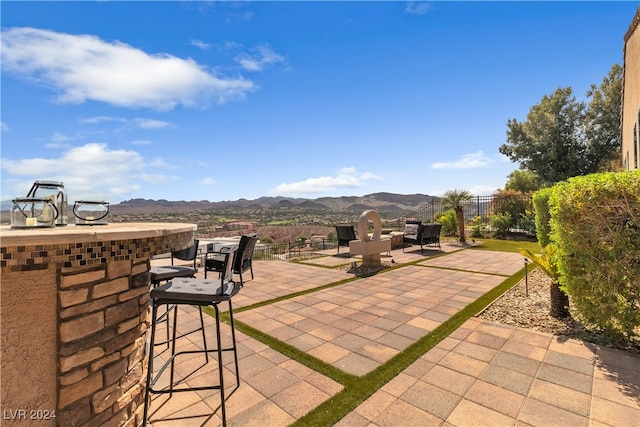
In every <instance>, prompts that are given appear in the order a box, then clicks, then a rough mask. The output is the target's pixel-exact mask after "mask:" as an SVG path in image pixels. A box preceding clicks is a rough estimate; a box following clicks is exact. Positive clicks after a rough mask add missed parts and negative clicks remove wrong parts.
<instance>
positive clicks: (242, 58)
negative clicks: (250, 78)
mask: <svg viewBox="0 0 640 427" xmlns="http://www.w3.org/2000/svg"><path fill="white" fill-rule="evenodd" d="M234 61H236V62H237V63H238V64H239V65H240V66H241V67H242V68H244V69H245V70H247V71H262V70H264V68H265V67H267V66H270V65H273V64H277V63H278V62H284V57H283V56H282V55H279V54H277V53H275V52H274V51H273V50H272V49H271V47H269V45H268V44H266V43H263V44H260V45H258V46H256V47H254V48H253V49H251V53H241V54H238V55H237V56H236V57H235V58H234Z"/></svg>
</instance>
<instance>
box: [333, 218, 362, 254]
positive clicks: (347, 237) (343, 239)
mask: <svg viewBox="0 0 640 427" xmlns="http://www.w3.org/2000/svg"><path fill="white" fill-rule="evenodd" d="M335 227H336V234H337V235H338V253H340V246H346V247H349V242H350V241H351V240H357V239H358V237H357V236H356V230H355V228H354V227H353V225H336V226H335Z"/></svg>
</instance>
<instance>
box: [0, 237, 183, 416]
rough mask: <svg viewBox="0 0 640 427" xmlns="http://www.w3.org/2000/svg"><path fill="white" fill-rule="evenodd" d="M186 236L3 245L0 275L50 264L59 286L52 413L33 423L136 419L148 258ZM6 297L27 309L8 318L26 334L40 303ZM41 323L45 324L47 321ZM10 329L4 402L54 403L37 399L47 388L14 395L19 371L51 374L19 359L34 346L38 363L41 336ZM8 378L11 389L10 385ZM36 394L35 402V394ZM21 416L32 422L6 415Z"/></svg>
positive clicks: (20, 275)
mask: <svg viewBox="0 0 640 427" xmlns="http://www.w3.org/2000/svg"><path fill="white" fill-rule="evenodd" d="M191 237H192V233H191V232H189V233H178V234H174V235H171V236H162V237H152V238H145V239H130V240H115V241H107V242H85V243H72V244H64V243H61V244H52V245H36V246H32V247H30V246H18V247H2V248H1V249H0V253H1V254H2V260H1V261H0V262H1V267H2V276H3V277H2V281H3V282H5V281H6V280H9V281H11V283H13V282H23V281H24V278H27V277H30V276H33V275H34V274H38V273H41V274H43V275H45V276H48V274H47V271H48V272H51V273H53V272H55V273H54V274H51V275H55V282H56V288H57V315H56V316H55V318H56V326H57V344H56V349H57V367H56V368H55V369H56V370H57V372H56V393H57V396H56V399H55V402H56V403H55V410H56V418H55V419H54V420H49V422H48V423H47V422H43V423H38V425H53V424H54V423H55V424H57V425H60V426H65V427H66V426H80V425H92V426H103V425H104V426H111V425H113V426H135V425H137V424H138V423H139V422H140V421H141V415H142V402H143V399H144V381H145V379H146V378H145V375H146V360H145V345H146V331H147V329H148V312H149V310H148V307H149V273H148V271H149V259H150V256H151V255H154V254H157V253H164V252H169V251H170V250H171V249H175V248H180V247H184V246H185V245H186V244H188V243H189V242H190V241H191ZM12 279H15V280H13V281H12ZM24 285H25V283H22V287H21V288H23V289H24ZM2 288H3V289H2V291H3V295H2V303H3V309H4V308H5V291H7V290H8V289H10V288H9V287H5V284H4V283H3V285H2ZM18 288H19V287H14V288H13V289H18ZM39 304H42V302H40V303H39ZM6 305H7V307H6V308H7V309H8V310H9V312H10V313H13V314H15V313H16V312H19V311H20V310H24V312H23V316H24V317H22V318H21V319H25V320H24V324H16V325H12V330H13V331H14V332H16V333H19V331H20V330H25V333H26V335H27V336H28V335H29V332H28V330H29V329H30V328H29V326H28V325H29V324H33V325H34V328H39V326H35V325H37V322H38V320H39V319H38V311H39V308H38V306H37V305H36V306H33V305H25V306H24V307H22V306H21V301H15V300H13V301H12V300H11V299H10V301H8V302H7V303H6ZM43 308H44V307H43ZM45 311H46V310H45ZM52 314H53V313H52ZM13 318H14V319H15V318H16V316H15V315H14V316H13ZM29 318H32V321H31V322H29V321H28V320H27V319H29ZM18 322H22V320H19V321H18ZM14 323H15V322H14ZM25 325H27V326H25ZM3 326H4V322H3ZM42 326H43V329H44V330H46V329H47V328H48V326H47V325H42ZM52 335H53V334H52ZM15 337H16V334H15V333H14V334H13V335H8V334H5V332H4V331H3V336H2V345H3V353H4V352H5V350H7V347H8V351H9V353H10V354H13V355H14V356H15V357H14V358H13V360H3V361H2V371H3V382H6V384H3V390H2V396H3V397H2V400H3V402H2V403H3V408H7V406H10V407H9V408H7V409H12V410H15V409H18V408H29V405H31V408H32V409H47V410H49V409H53V408H50V407H47V408H44V407H41V405H42V404H43V402H45V401H47V400H53V399H49V397H50V396H46V394H47V392H45V393H44V397H43V396H35V397H34V396H24V397H23V401H21V400H20V396H18V395H16V393H20V392H21V391H22V390H15V388H16V387H17V386H18V385H19V384H20V382H22V383H29V381H28V380H25V378H22V376H24V375H26V376H28V375H31V374H34V376H38V377H37V378H33V380H34V382H35V383H37V382H38V381H40V380H41V378H39V376H40V375H42V376H48V375H51V374H50V373H49V372H46V371H47V369H45V368H43V369H42V371H43V372H40V373H37V372H35V371H33V372H29V371H25V369H24V368H25V365H26V363H22V362H24V361H23V360H21V359H19V357H20V355H21V354H24V353H27V354H28V353H32V354H34V355H36V356H35V358H36V359H35V360H31V361H30V363H38V361H37V357H38V356H37V351H38V349H39V347H38V346H39V344H40V343H38V342H32V341H21V342H15V341H16V338H15ZM18 341H20V340H18ZM44 353H46V357H47V358H49V359H50V358H51V357H50V355H49V354H48V353H47V352H46V351H45V352H44ZM42 357H44V356H42ZM3 359H5V357H3ZM41 362H44V363H45V365H46V364H47V363H51V362H48V361H47V360H44V361H41ZM53 363H55V362H53ZM53 363H51V364H52V365H53ZM16 375H17V377H16ZM12 376H13V378H12ZM51 376H52V375H51ZM12 384H13V388H14V390H11V388H12ZM44 388H45V389H47V388H48V387H46V386H45V387H44ZM33 393H36V392H33V391H32V394H33ZM41 394H42V393H41ZM34 399H35V400H38V401H39V402H33V400H34ZM46 404H49V403H46ZM39 405H40V406H39ZM24 421H30V422H32V423H33V422H34V420H21V419H14V420H6V419H5V420H3V425H4V424H5V423H7V424H6V425H29V424H28V423H27V424H24ZM43 421H44V420H43Z"/></svg>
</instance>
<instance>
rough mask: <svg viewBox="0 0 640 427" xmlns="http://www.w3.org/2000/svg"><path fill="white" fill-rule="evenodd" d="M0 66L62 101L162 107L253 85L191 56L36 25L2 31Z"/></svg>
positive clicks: (220, 98)
mask: <svg viewBox="0 0 640 427" xmlns="http://www.w3.org/2000/svg"><path fill="white" fill-rule="evenodd" d="M1 43H2V49H1V52H2V67H3V69H4V71H8V72H12V73H14V74H15V75H16V76H18V77H19V78H24V79H28V80H30V81H36V82H39V83H41V84H43V85H44V86H46V87H50V88H53V89H54V90H55V91H56V92H57V93H58V96H57V100H58V101H59V102H62V103H82V102H84V101H86V100H95V101H99V102H104V103H107V104H112V105H116V106H120V107H128V108H139V107H145V108H151V109H156V110H162V111H167V110H171V109H173V108H174V107H175V106H176V105H184V106H188V107H193V106H196V105H198V104H201V103H207V102H209V101H212V100H213V101H215V102H217V103H224V102H227V101H229V100H233V99H239V98H240V99H242V98H244V97H245V96H246V94H247V92H249V91H252V90H254V89H255V85H254V84H253V82H251V81H250V80H246V79H244V78H242V77H237V78H224V77H219V76H217V75H215V74H213V73H211V72H208V71H207V70H206V69H205V68H204V67H203V66H201V65H199V64H197V63H196V62H195V61H193V60H192V59H181V58H177V57H175V56H172V55H169V54H166V53H158V54H148V53H146V52H144V51H142V50H140V49H136V48H134V47H132V46H129V45H127V44H125V43H121V42H118V41H113V42H106V41H104V40H101V39H100V38H98V37H95V36H92V35H72V34H65V33H57V32H54V31H49V30H41V29H37V28H28V27H24V28H10V29H7V30H4V31H2V34H1Z"/></svg>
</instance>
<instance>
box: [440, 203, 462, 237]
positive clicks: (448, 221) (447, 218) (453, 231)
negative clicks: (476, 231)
mask: <svg viewBox="0 0 640 427" xmlns="http://www.w3.org/2000/svg"><path fill="white" fill-rule="evenodd" d="M438 222H440V223H442V234H444V235H445V236H456V235H457V234H458V220H457V218H456V212H455V211H454V210H453V209H452V210H449V211H446V212H445V213H443V214H442V215H440V218H438Z"/></svg>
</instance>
